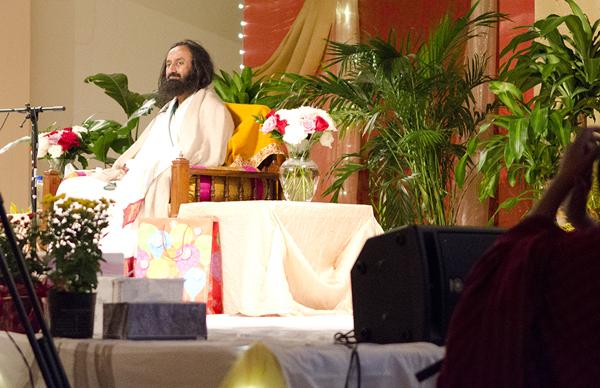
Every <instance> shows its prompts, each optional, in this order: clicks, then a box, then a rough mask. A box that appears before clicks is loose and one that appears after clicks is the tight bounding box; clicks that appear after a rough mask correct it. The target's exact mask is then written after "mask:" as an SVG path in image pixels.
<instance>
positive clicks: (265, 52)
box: [243, 0, 304, 67]
mask: <svg viewBox="0 0 600 388" xmlns="http://www.w3.org/2000/svg"><path fill="white" fill-rule="evenodd" d="M244 3H245V7H244V21H245V22H246V25H245V26H244V29H243V31H244V35H245V36H244V60H243V63H244V65H246V66H250V67H255V66H258V65H262V64H263V63H265V61H266V60H267V59H269V57H270V56H271V55H272V54H273V52H274V51H275V49H277V47H278V46H279V44H280V43H281V41H282V40H283V38H284V37H285V34H286V33H287V32H288V30H289V29H290V27H291V26H292V23H293V22H294V20H295V19H296V16H297V15H298V12H300V9H301V8H302V5H303V4H304V1H302V0H246V1H245V2H244Z"/></svg>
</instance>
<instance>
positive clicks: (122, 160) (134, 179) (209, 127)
mask: <svg viewBox="0 0 600 388" xmlns="http://www.w3.org/2000/svg"><path fill="white" fill-rule="evenodd" d="M232 133H233V120H232V119H231V115H230V113H229V111H228V110H227V108H226V107H225V105H224V104H223V102H222V101H221V100H220V99H219V97H218V96H217V95H216V93H215V92H214V90H213V89H212V88H208V89H200V90H199V91H197V92H196V93H194V94H192V95H191V96H190V97H188V98H186V99H185V100H184V101H183V102H182V103H181V105H180V106H178V107H177V106H176V99H173V100H172V101H171V102H169V104H167V105H166V106H165V107H163V109H161V111H160V112H159V113H158V115H157V116H156V117H155V118H154V120H152V122H151V123H150V124H149V125H148V127H146V129H145V130H144V132H143V133H142V135H141V136H140V138H139V139H138V140H137V141H136V142H135V143H134V144H133V145H132V146H131V147H130V148H129V149H128V150H127V151H126V152H125V153H124V154H123V155H121V156H120V157H119V158H118V159H117V160H116V161H115V163H114V165H113V167H111V168H108V169H105V170H101V171H99V172H96V173H94V174H92V175H91V176H84V177H75V178H70V179H66V180H64V181H63V182H62V183H61V185H60V187H59V188H58V192H57V193H58V194H63V193H64V194H66V195H67V196H71V197H78V198H89V199H97V198H101V197H104V198H108V199H112V200H113V201H114V206H113V207H112V210H111V222H110V226H109V230H108V235H107V236H106V237H105V238H104V239H103V240H102V242H101V244H102V250H103V251H105V252H122V253H123V254H124V255H125V257H130V256H133V250H134V248H135V244H136V230H137V219H138V217H137V215H138V214H139V215H140V216H144V217H167V215H168V204H169V194H170V190H169V187H170V181H171V162H172V161H173V160H174V159H176V158H177V157H178V156H179V155H181V156H183V157H185V158H186V159H188V160H189V161H190V163H192V164H202V165H206V166H218V165H221V164H223V162H224V161H225V155H226V151H227V141H228V140H229V138H230V137H231V134H232ZM125 167H126V169H125ZM125 170H127V172H125ZM110 186H113V187H112V188H111V187H110ZM132 204H139V209H136V206H130V205H132ZM126 210H127V213H129V214H127V213H125V211H126ZM124 214H125V215H128V216H129V217H130V218H131V219H133V220H134V222H132V223H129V225H127V226H126V227H124V225H123V224H124V221H123V220H124ZM128 221H129V220H128ZM128 221H127V222H125V223H128Z"/></svg>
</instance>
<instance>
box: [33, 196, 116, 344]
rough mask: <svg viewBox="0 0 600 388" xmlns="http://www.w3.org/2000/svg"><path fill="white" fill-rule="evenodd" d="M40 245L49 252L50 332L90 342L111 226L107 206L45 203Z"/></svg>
mask: <svg viewBox="0 0 600 388" xmlns="http://www.w3.org/2000/svg"><path fill="white" fill-rule="evenodd" d="M44 202H45V204H46V205H47V206H46V209H47V210H44V211H43V212H42V213H41V220H42V225H43V227H42V228H41V231H40V237H41V242H42V243H43V245H44V247H45V249H46V250H47V258H48V265H49V270H48V278H49V280H50V283H51V288H50V292H49V295H48V305H49V311H50V331H51V333H52V335H55V336H59V337H72V338H89V337H91V336H92V333H93V323H94V305H95V299H96V298H95V297H96V294H95V293H94V290H95V289H96V286H97V285H98V273H99V272H100V263H101V262H102V261H103V258H102V251H101V250H100V247H99V245H98V243H99V240H100V238H101V236H102V233H103V231H104V230H105V228H106V227H107V226H108V209H109V202H108V201H107V200H105V199H100V200H87V199H79V198H65V197H64V196H63V195H59V196H55V197H47V198H45V199H44Z"/></svg>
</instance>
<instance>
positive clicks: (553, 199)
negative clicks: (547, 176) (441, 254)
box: [438, 128, 600, 388]
mask: <svg viewBox="0 0 600 388" xmlns="http://www.w3.org/2000/svg"><path fill="white" fill-rule="evenodd" d="M599 139H600V129H599V128H584V129H581V130H580V132H579V134H578V136H577V138H576V139H575V141H574V142H573V144H572V145H571V146H570V147H569V148H568V149H567V151H566V153H565V155H564V157H563V159H562V162H561V165H560V168H559V171H558V173H557V175H556V177H555V178H554V180H553V181H552V182H551V183H550V185H549V187H548V188H547V190H546V191H545V193H544V195H543V196H542V198H541V199H540V200H539V202H538V203H537V204H536V205H535V207H534V208H533V209H532V211H531V212H530V214H529V215H528V216H527V217H526V218H525V219H524V220H523V221H522V222H521V223H520V224H518V225H517V226H515V227H513V228H512V229H510V230H508V231H507V232H506V233H505V234H504V235H503V236H501V237H499V238H498V240H497V241H496V243H495V244H494V245H493V246H492V247H491V248H490V250H488V251H487V252H486V254H484V256H483V257H482V258H481V259H480V260H479V261H478V262H477V264H476V265H475V266H474V268H473V269H472V271H471V273H470V274H469V276H468V278H467V281H466V286H465V289H464V291H463V293H462V296H461V298H460V301H459V303H458V305H457V307H456V309H455V310H454V313H453V316H452V319H451V323H450V327H449V330H448V337H447V338H448V339H447V342H446V356H445V359H444V361H443V364H442V370H441V372H440V376H439V378H438V387H440V388H448V387H461V388H462V387H486V388H490V387H507V388H509V387H510V388H519V387H529V388H535V387H593V386H600V226H599V225H598V223H597V222H596V221H594V220H593V219H591V218H590V217H589V216H588V215H587V213H586V203H587V198H588V193H589V191H590V188H591V182H592V171H593V164H594V162H595V161H596V160H598V159H599V157H600V146H599ZM561 204H562V205H563V206H564V208H565V211H566V214H567V217H568V219H569V221H570V223H571V224H572V225H573V226H574V227H575V228H576V230H575V231H573V232H566V231H564V230H562V229H561V228H559V227H558V226H557V225H556V223H555V219H556V212H557V210H558V208H559V206H561Z"/></svg>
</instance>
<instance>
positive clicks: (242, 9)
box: [238, 2, 248, 70]
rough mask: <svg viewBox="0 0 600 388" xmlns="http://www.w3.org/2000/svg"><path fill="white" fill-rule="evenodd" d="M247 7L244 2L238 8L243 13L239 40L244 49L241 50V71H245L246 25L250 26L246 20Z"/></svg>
mask: <svg viewBox="0 0 600 388" xmlns="http://www.w3.org/2000/svg"><path fill="white" fill-rule="evenodd" d="M245 7H246V6H245V5H244V3H243V2H241V3H239V4H238V8H239V9H240V11H241V12H242V17H241V19H242V21H241V22H240V26H241V30H242V31H241V32H240V33H239V34H238V38H239V39H240V40H241V41H242V48H241V49H240V57H241V63H240V70H243V69H244V54H245V53H246V51H244V37H245V35H244V27H245V26H246V24H248V23H247V22H246V21H245V20H244V8H245Z"/></svg>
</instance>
